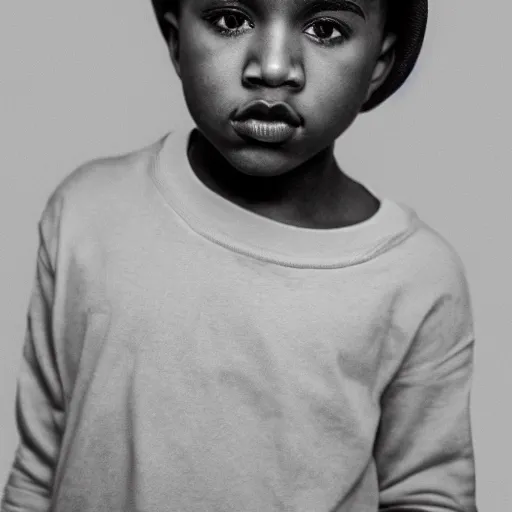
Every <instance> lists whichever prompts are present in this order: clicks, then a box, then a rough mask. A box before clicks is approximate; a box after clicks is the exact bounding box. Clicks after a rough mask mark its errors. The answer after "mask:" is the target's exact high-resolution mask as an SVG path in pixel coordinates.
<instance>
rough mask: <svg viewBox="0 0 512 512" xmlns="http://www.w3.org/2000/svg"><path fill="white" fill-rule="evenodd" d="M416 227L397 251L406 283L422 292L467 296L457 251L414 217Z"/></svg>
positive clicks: (464, 275)
mask: <svg viewBox="0 0 512 512" xmlns="http://www.w3.org/2000/svg"><path fill="white" fill-rule="evenodd" d="M414 215H415V214H414ZM415 224H416V227H415V230H414V231H413V233H412V235H411V236H409V237H408V238H407V239H406V240H405V241H404V242H403V243H402V244H401V245H400V246H399V247H397V251H396V258H397V259H398V260H399V263H400V269H401V272H402V274H403V276H404V278H405V279H406V281H408V282H410V283H411V284H415V285H416V286H420V287H422V288H423V289H437V290H439V291H447V290H452V291H453V292H457V291H458V292H460V293H466V291H467V290H466V289H467V278H466V268H465V266H464V263H463V261H462V259H461V257H460V255H459V253H458V251H457V250H456V249H455V248H454V246H453V245H452V244H451V243H450V242H449V241H448V240H447V239H446V238H445V237H444V236H443V235H442V234H441V233H440V232H438V231H437V230H436V229H434V228H433V227H431V226H430V225H428V224H427V223H426V222H425V221H423V220H422V219H420V218H419V217H418V216H417V215H415Z"/></svg>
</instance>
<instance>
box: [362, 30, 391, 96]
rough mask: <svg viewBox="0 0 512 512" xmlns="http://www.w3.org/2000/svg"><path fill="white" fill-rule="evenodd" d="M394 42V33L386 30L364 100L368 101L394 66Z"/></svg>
mask: <svg viewBox="0 0 512 512" xmlns="http://www.w3.org/2000/svg"><path fill="white" fill-rule="evenodd" d="M395 43H396V34H393V33H390V32H388V33H387V34H386V36H385V37H384V39H383V41H382V44H381V50H380V55H379V57H378V59H377V63H376V64H375V68H374V70H373V74H372V79H371V82H370V87H369V88H368V93H367V95H366V101H368V100H369V99H370V97H371V96H372V94H373V93H374V92H375V91H376V90H377V89H378V88H379V87H380V86H381V85H382V84H383V83H384V81H385V80H386V78H387V77H388V75H389V73H390V71H391V69H392V68H393V66H394V64H395Z"/></svg>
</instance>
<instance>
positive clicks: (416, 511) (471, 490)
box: [374, 269, 477, 512]
mask: <svg viewBox="0 0 512 512" xmlns="http://www.w3.org/2000/svg"><path fill="white" fill-rule="evenodd" d="M445 289H446V291H445V292H444V293H443V294H440V295H439V297H438V299H437V301H436V302H435V304H434V305H433V307H432V308H431V309H430V311H429V313H428V315H427V316H426V317H425V318H424V321H423V322H422V324H421V327H420V329H419V330H418V331H417V334H416V336H415V339H414V342H413V345H412V346H411V348H410V350H409V352H408V353H407V356H406V358H405V361H404V363H403V364H402V366H401V368H400V370H399V371H398V374H397V375H396V377H395V378H394V380H393V381H392V382H391V383H390V384H389V386H388V387H387V389H386V390H385V392H384V394H383V396H382V400H381V407H382V409H381V423H380V426H379V431H378V433H377V438H376V443H375V448H374V456H375V460H376V464H377V471H378V476H379V488H380V510H381V511H382V512H384V511H385V512H476V510H477V508H476V504H475V464H474V454H473V444H472V434H471V424H470V409H469V400H470V389H471V380H472V371H473V351H474V334H473V324H472V315H471V305H470V300H469V293H468V288H467V283H466V279H465V276H464V274H463V271H461V270H460V269H459V271H457V272H454V273H453V275H451V276H447V279H446V280H445Z"/></svg>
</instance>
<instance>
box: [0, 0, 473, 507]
mask: <svg viewBox="0 0 512 512" xmlns="http://www.w3.org/2000/svg"><path fill="white" fill-rule="evenodd" d="M426 4H427V2H426V0H407V1H400V0H389V2H386V1H384V0H300V1H297V0H182V1H181V3H179V4H177V3H176V2H175V3H172V2H164V1H160V0H158V1H157V0H155V1H154V5H155V10H156V13H157V16H158V20H159V23H160V27H161V29H162V31H163V33H164V36H165V38H166V40H167V42H168V44H169V49H170V54H171V57H172V62H173V64H174V67H175V68H176V71H177V73H178V75H179V77H180V79H181V82H182V84H183V91H184V94H185V98H186V102H187V105H188V107H189V109H190V113H191V115H192V117H193V119H194V120H195V123H196V125H197V129H195V130H194V131H193V132H192V133H191V134H187V133H184V132H183V131H181V132H180V131H179V130H178V131H176V132H174V133H171V134H169V135H167V136H166V137H164V138H163V139H161V140H160V141H158V142H156V143H154V144H153V145H151V146H149V147H146V148H144V149H142V150H139V151H135V152H133V153H131V154H128V155H124V156H119V157H113V158H109V159H102V160H98V161H95V162H92V163H88V164H86V165H84V166H83V167H81V168H80V169H78V170H77V171H75V172H74V173H73V174H71V175H70V176H69V177H68V178H67V179H66V180H64V182H63V183H62V184H61V185H60V186H59V187H58V188H57V190H56V191H55V193H54V194H53V195H52V197H51V198H50V200H49V202H48V204H47V206H46V208H45V210H44V213H43V215H42V217H41V221H40V224H39V226H40V248H39V253H38V262H37V278H36V281H35V286H34V291H33V296H32V300H31V304H30V310H29V316H28V327H27V335H26V340H25V349H24V358H23V366H22V369H21V374H20V378H19V386H18V395H17V420H18V426H19V432H20V438H21V441H20V445H19V448H18V450H17V453H16V456H15V461H14V465H13V468H12V472H11V475H10V478H9V480H8V482H7V486H6V489H5V494H4V497H3V503H2V511H3V512H21V511H23V512H25V511H48V510H51V511H55V512H71V511H73V512H107V511H108V512H113V511H119V512H121V511H122V512H128V511H137V512H163V511H166V512H199V511H204V512H213V511H215V512H242V511H243V512H271V511H289V512H299V511H300V512H333V511H337V512H376V511H379V510H380V511H386V512H391V511H393V512H398V511H400V512H413V511H414V512H441V511H443V512H448V511H450V512H463V511H464V512H472V511H475V510H476V506H475V483H474V457H473V448H472V439H471V429H470V416H469V397H470V386H471V375H472V364H473V343H474V334H473V326H472V319H471V310H470V301H469V297H468V288H467V283H466V279H465V275H464V271H463V270H462V265H461V263H460V262H459V259H458V257H457V255H456V254H455V253H454V252H453V250H452V249H451V248H450V247H449V246H448V245H447V244H446V243H445V242H444V241H443V240H442V239H441V238H440V237H439V236H438V235H437V234H436V233H434V232H433V231H432V230H431V229H429V228H428V227H427V226H426V225H425V224H424V223H423V222H421V221H420V220H419V218H418V217H417V216H416V215H415V214H414V213H413V212H412V211H411V210H410V209H409V208H407V207H404V206H401V205H398V204H396V203H395V202H393V201H390V200H388V199H382V198H377V197H375V195H374V194H372V193H371V192H370V191H369V190H368V189H366V188H365V187H363V186H362V185H361V184H359V183H357V182H356V181H354V180H353V179H352V178H350V177H349V176H348V175H347V174H345V173H344V172H342V171H341V170H340V168H339V167H338V165H337V162H336V160H335V158H334V156H333V146H334V143H335V140H336V139H337V137H339V136H340V135H341V134H342V133H343V132H344V131H345V130H346V129H347V128H348V127H349V126H350V124H351V123H352V122H353V121H354V119H355V117H356V116H357V114H358V113H359V112H360V111H364V110H368V109H370V108H373V107H375V106H376V105H378V104H379V103H381V102H382V101H384V100H385V99H386V98H387V97H388V96H389V95H390V94H392V93H393V92H394V91H395V90H396V89H397V88H398V87H399V86H400V85H401V84H402V82H403V81H404V80H405V78H406V77H407V75H408V74H409V73H410V71H411V69H412V67H413V65H414V62H415V60H416V58H417V56H418V53H419V50H420V47H421V44H422V40H423V35H424V30H425V25H426V18H427V6H426ZM371 144H372V141H371V137H370V136H369V137H368V147H369V149H370V148H371ZM382 167H383V170H379V172H385V167H386V164H385V163H384V162H383V166H382Z"/></svg>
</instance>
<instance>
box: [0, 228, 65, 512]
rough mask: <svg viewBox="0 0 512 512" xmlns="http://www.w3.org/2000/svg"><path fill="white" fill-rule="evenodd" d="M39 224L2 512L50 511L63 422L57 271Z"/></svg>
mask: <svg viewBox="0 0 512 512" xmlns="http://www.w3.org/2000/svg"><path fill="white" fill-rule="evenodd" d="M41 226H42V222H40V225H39V227H40V244H39V251H38V255H37V266H36V273H35V274H36V275H35V280H34V285H33V289H32V295H31V299H30V304H29V308H28V315H27V327H26V333H25V341H24V347H23V357H22V363H21V369H20V373H19V377H18V384H17V394H16V423H17V428H18V433H19V438H20V440H19V444H18V447H17V450H16V453H15V457H14V462H13V465H12V468H11V472H10V474H9V477H8V480H7V483H6V486H5V489H4V494H3V497H2V503H1V512H42V511H47V510H48V509H49V506H50V498H51V488H52V483H53V476H54V471H55V467H56V462H57V458H58V454H59V448H60V441H61V433H62V429H63V423H64V407H63V393H62V387H61V383H60V380H59V374H58V371H57V358H56V352H55V347H54V345H53V340H52V304H53V297H54V272H53V270H52V267H51V263H50V257H49V254H48V249H47V246H46V244H45V243H44V237H43V234H42V233H43V229H42V228H41Z"/></svg>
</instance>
